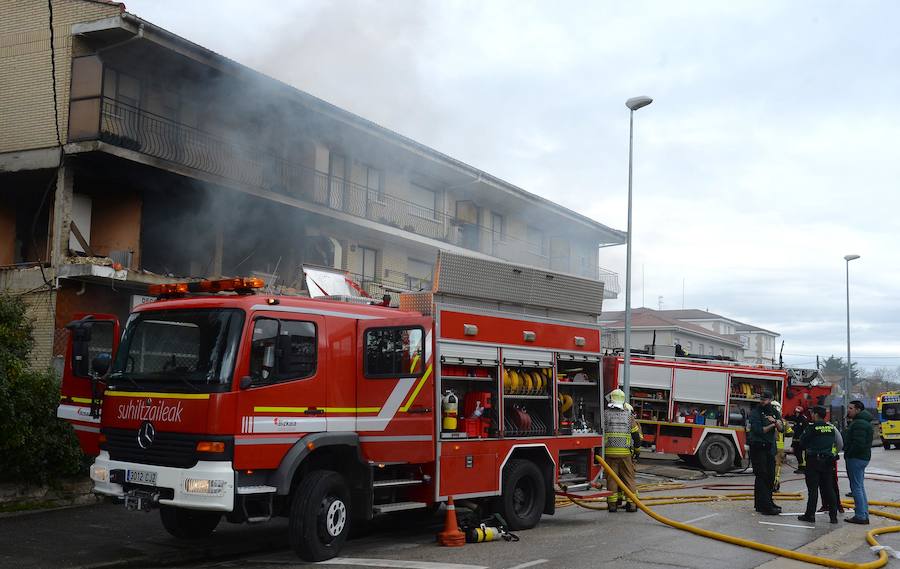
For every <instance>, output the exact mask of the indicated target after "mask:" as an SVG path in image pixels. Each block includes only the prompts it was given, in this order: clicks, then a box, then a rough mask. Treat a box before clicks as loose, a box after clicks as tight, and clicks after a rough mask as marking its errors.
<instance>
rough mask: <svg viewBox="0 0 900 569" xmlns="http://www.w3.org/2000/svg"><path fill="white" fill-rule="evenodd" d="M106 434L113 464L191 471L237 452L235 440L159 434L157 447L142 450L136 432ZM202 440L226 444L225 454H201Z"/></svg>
mask: <svg viewBox="0 0 900 569" xmlns="http://www.w3.org/2000/svg"><path fill="white" fill-rule="evenodd" d="M103 434H104V435H106V443H105V445H104V449H105V450H107V451H108V452H109V457H110V458H111V459H113V460H121V461H125V462H137V463H140V464H152V465H155V466H171V467H173V468H190V467H192V466H194V465H196V464H197V461H199V460H201V459H202V460H230V459H231V457H232V451H233V448H234V442H233V439H232V438H231V437H216V436H209V435H186V434H181V433H166V432H159V431H157V432H156V435H155V437H154V439H153V443H152V444H150V445H149V446H148V447H147V448H141V446H140V445H139V444H138V432H137V430H136V429H104V430H103ZM200 440H203V441H221V442H224V443H225V450H224V452H219V453H207V452H204V453H198V452H197V442H198V441H200Z"/></svg>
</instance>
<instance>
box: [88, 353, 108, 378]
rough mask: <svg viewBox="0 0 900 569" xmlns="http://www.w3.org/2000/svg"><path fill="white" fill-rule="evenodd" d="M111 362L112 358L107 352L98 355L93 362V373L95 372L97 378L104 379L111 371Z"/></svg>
mask: <svg viewBox="0 0 900 569" xmlns="http://www.w3.org/2000/svg"><path fill="white" fill-rule="evenodd" d="M111 361H112V357H111V356H110V355H109V354H107V353H105V352H104V353H102V354H98V355H97V357H95V358H94V359H93V360H92V361H91V371H93V372H94V374H95V375H96V376H97V377H103V376H105V375H106V373H107V372H108V371H109V365H110V363H111Z"/></svg>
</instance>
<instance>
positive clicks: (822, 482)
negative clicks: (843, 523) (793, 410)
mask: <svg viewBox="0 0 900 569" xmlns="http://www.w3.org/2000/svg"><path fill="white" fill-rule="evenodd" d="M812 414H813V424H812V425H810V426H809V427H807V428H806V430H805V431H804V432H803V437H802V438H801V439H800V446H801V447H802V448H803V450H805V451H806V491H807V493H808V495H807V497H806V512H805V513H804V514H802V515H800V516H797V519H798V520H800V521H801V522H809V523H816V502H817V501H818V498H819V495H818V494H819V490H820V489H821V491H822V501H823V502H824V503H823V505H824V506H827V507H828V517H829V519H830V520H831V523H833V524H836V523H838V518H837V496H836V495H835V493H834V488H833V487H832V482H831V479H832V471H833V469H834V461H835V450H834V449H835V434H834V433H835V431H837V429H836V428H835V427H834V425H832V424H831V423H827V422H825V414H826V410H825V407H822V406H821V405H816V406H815V407H813V409H812ZM867 523H868V522H867Z"/></svg>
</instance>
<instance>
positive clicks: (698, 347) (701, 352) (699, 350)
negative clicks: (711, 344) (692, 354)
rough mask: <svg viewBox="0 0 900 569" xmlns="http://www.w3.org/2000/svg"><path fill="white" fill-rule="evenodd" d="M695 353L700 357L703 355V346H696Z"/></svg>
mask: <svg viewBox="0 0 900 569" xmlns="http://www.w3.org/2000/svg"><path fill="white" fill-rule="evenodd" d="M697 352H698V353H699V354H700V355H701V356H702V355H703V344H697Z"/></svg>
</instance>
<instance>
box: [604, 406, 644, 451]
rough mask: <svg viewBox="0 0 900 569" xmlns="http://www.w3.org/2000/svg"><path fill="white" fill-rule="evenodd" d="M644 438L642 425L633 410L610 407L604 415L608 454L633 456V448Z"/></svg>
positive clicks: (605, 442) (605, 440) (605, 441)
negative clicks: (632, 412)
mask: <svg viewBox="0 0 900 569" xmlns="http://www.w3.org/2000/svg"><path fill="white" fill-rule="evenodd" d="M642 440H643V437H642V436H641V427H640V425H638V422H637V421H636V420H635V418H634V415H632V414H631V411H628V410H626V409H616V408H615V407H608V408H607V409H606V411H605V413H604V415H603V442H604V444H605V446H606V456H631V449H632V448H634V446H635V445H636V444H640V442H641V441H642Z"/></svg>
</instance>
